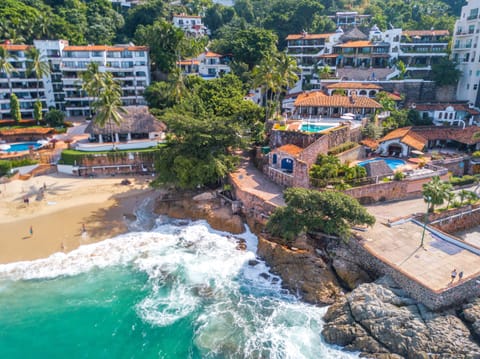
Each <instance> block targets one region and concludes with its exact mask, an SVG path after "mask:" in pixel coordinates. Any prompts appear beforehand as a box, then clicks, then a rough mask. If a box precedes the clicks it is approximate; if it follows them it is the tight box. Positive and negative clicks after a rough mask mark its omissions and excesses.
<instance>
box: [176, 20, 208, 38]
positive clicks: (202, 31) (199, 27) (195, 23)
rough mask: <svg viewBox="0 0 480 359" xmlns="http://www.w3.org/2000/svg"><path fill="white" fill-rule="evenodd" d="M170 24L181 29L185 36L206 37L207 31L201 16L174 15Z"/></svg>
mask: <svg viewBox="0 0 480 359" xmlns="http://www.w3.org/2000/svg"><path fill="white" fill-rule="evenodd" d="M172 23H173V25H174V26H176V27H178V28H180V29H182V30H183V31H184V32H185V33H186V34H187V35H190V36H194V37H200V36H205V35H208V29H207V27H206V26H205V25H203V22H202V17H201V16H197V15H186V14H175V15H173V18H172Z"/></svg>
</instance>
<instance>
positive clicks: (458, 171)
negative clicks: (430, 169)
mask: <svg viewBox="0 0 480 359" xmlns="http://www.w3.org/2000/svg"><path fill="white" fill-rule="evenodd" d="M431 164H433V165H436V166H440V167H443V168H446V169H447V170H448V172H451V173H452V174H453V175H454V176H458V177H461V176H463V175H465V174H467V173H468V169H469V165H470V161H469V159H468V158H467V157H465V158H464V157H456V158H448V159H444V160H436V161H432V162H431Z"/></svg>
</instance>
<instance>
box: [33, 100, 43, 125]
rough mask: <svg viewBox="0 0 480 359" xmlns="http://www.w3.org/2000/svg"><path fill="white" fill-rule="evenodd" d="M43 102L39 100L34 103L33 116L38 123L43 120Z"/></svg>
mask: <svg viewBox="0 0 480 359" xmlns="http://www.w3.org/2000/svg"><path fill="white" fill-rule="evenodd" d="M42 115H43V113H42V102H41V101H39V100H37V101H35V103H34V104H33V118H34V120H35V121H37V125H38V124H39V123H40V121H42Z"/></svg>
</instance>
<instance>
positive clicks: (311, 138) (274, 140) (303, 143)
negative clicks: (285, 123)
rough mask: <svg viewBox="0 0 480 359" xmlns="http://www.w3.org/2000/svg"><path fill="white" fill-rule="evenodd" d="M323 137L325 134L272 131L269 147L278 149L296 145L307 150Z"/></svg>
mask: <svg viewBox="0 0 480 359" xmlns="http://www.w3.org/2000/svg"><path fill="white" fill-rule="evenodd" d="M322 136H323V134H320V133H311V134H307V133H304V132H298V131H281V130H272V131H271V132H270V139H269V143H268V145H269V146H270V148H277V147H280V146H283V145H287V144H292V145H296V146H298V147H301V148H307V147H308V146H310V145H311V144H312V143H314V142H315V141H316V140H318V139H319V138H320V137H322Z"/></svg>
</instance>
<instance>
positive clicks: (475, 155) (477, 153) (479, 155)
mask: <svg viewBox="0 0 480 359" xmlns="http://www.w3.org/2000/svg"><path fill="white" fill-rule="evenodd" d="M472 157H480V151H475V152H473V153H472Z"/></svg>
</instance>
